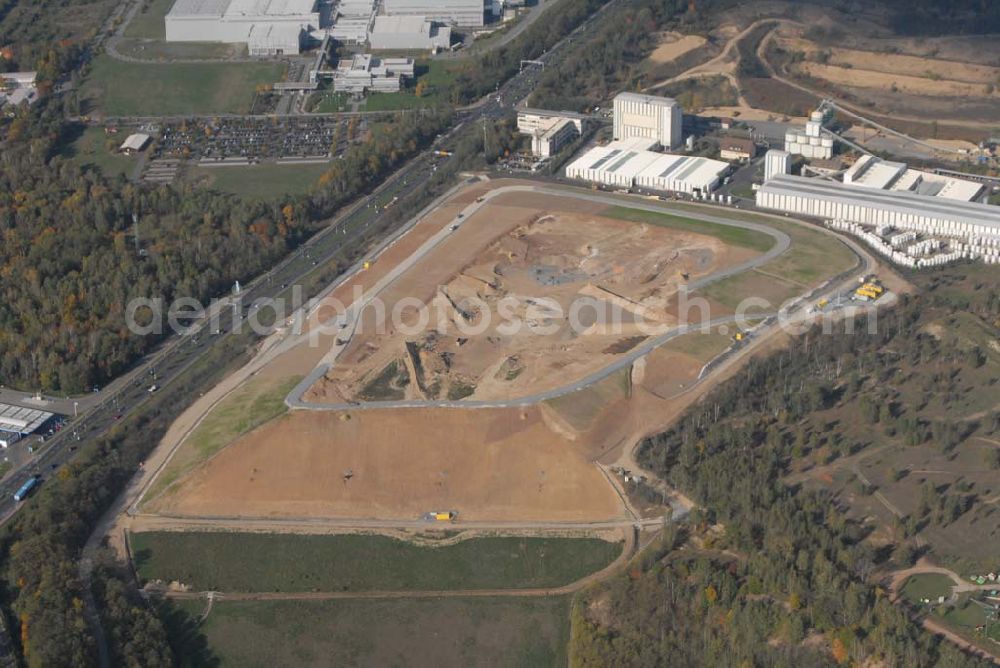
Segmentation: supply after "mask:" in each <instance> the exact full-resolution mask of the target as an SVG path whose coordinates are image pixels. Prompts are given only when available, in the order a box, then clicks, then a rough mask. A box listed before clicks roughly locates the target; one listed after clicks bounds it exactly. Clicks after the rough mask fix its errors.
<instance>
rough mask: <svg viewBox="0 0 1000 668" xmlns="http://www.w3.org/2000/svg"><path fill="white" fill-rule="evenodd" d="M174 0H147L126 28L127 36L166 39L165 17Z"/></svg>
mask: <svg viewBox="0 0 1000 668" xmlns="http://www.w3.org/2000/svg"><path fill="white" fill-rule="evenodd" d="M173 4H174V0H145V2H143V6H142V8H140V10H139V11H138V12H136V14H135V16H134V17H133V18H132V22H131V23H129V24H128V27H127V28H125V37H136V38H140V39H160V40H162V39H166V37H167V34H166V32H167V31H166V28H165V27H164V24H163V18H164V17H165V16H166V15H167V12H169V11H170V8H171V7H172V6H173Z"/></svg>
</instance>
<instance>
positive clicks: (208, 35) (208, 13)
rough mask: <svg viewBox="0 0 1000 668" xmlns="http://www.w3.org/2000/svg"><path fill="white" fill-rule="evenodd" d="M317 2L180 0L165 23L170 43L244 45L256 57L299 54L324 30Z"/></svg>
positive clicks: (312, 0)
mask: <svg viewBox="0 0 1000 668" xmlns="http://www.w3.org/2000/svg"><path fill="white" fill-rule="evenodd" d="M316 2H317V0H177V1H176V2H175V3H174V5H173V7H171V9H170V11H169V12H168V13H167V16H166V19H165V21H164V23H165V27H166V38H167V41H168V42H224V43H232V44H237V43H244V44H246V45H247V50H248V52H249V53H250V55H252V56H273V55H282V54H297V53H299V51H300V50H301V48H302V39H303V36H304V35H305V34H308V33H309V31H311V30H315V29H318V28H319V27H320V15H319V12H318V11H317V9H316Z"/></svg>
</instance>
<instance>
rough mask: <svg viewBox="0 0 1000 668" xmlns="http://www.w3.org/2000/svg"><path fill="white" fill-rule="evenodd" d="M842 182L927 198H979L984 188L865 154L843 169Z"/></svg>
mask: <svg viewBox="0 0 1000 668" xmlns="http://www.w3.org/2000/svg"><path fill="white" fill-rule="evenodd" d="M844 183H846V184H849V185H857V186H862V187H865V188H875V189H878V190H897V191H907V192H914V193H917V194H919V195H923V196H926V197H942V198H944V199H951V200H958V201H962V202H974V201H981V200H982V199H983V198H984V197H985V196H986V195H988V192H987V189H986V187H985V186H984V185H983V184H981V183H976V182H975V181H968V180H966V179H959V178H955V177H953V176H944V175H941V174H934V173H932V172H924V171H920V170H918V169H909V168H908V167H907V166H906V165H905V164H904V163H902V162H891V161H889V160H883V159H881V158H878V157H875V156H873V155H865V156H862V157H860V158H858V161H857V162H855V163H854V164H853V165H851V168H850V169H848V170H847V171H846V172H844Z"/></svg>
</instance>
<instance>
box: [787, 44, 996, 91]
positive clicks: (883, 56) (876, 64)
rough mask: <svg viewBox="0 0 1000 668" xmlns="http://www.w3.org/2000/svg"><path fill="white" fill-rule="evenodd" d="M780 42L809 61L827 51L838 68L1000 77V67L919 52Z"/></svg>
mask: <svg viewBox="0 0 1000 668" xmlns="http://www.w3.org/2000/svg"><path fill="white" fill-rule="evenodd" d="M777 43H778V44H779V45H781V46H782V47H783V48H785V49H788V50H791V51H802V52H804V53H806V59H807V60H810V61H816V59H817V56H818V54H819V52H821V51H822V52H826V53H828V54H829V60H828V62H827V64H828V65H832V66H835V67H839V68H846V69H858V70H863V71H870V72H881V73H884V74H897V75H904V76H910V77H920V78H923V79H926V80H928V81H930V80H931V77H934V78H938V79H941V80H943V81H950V82H964V83H970V84H988V83H996V82H997V81H998V80H1000V68H998V67H991V66H989V65H979V64H975V63H968V62H957V61H952V60H941V59H938V58H929V57H926V56H917V55H906V54H895V53H878V52H875V51H862V50H860V49H842V48H837V47H822V46H819V45H817V44H815V43H813V42H810V41H808V40H805V39H798V38H782V39H778V40H777ZM981 91H982V88H981V87H980V92H981Z"/></svg>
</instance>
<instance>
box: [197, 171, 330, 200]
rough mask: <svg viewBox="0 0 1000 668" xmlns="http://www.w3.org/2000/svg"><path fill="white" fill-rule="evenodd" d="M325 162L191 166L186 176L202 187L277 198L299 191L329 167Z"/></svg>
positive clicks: (312, 183) (256, 197) (256, 196)
mask: <svg viewBox="0 0 1000 668" xmlns="http://www.w3.org/2000/svg"><path fill="white" fill-rule="evenodd" d="M329 167H330V165H329V164H328V163H323V164H307V165H278V164H273V163H269V164H263V165H252V166H250V167H192V168H191V169H190V171H189V172H188V177H189V178H192V179H195V180H197V181H198V182H199V183H202V184H203V185H204V186H205V187H207V188H211V189H213V190H218V191H220V192H225V193H232V194H233V195H239V196H240V197H242V198H244V199H251V200H265V199H277V198H279V197H281V196H282V195H302V194H305V193H307V192H309V189H310V188H312V187H313V186H314V185H316V181H317V180H319V177H320V176H322V175H323V173H324V172H325V171H326V170H327V169H329Z"/></svg>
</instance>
